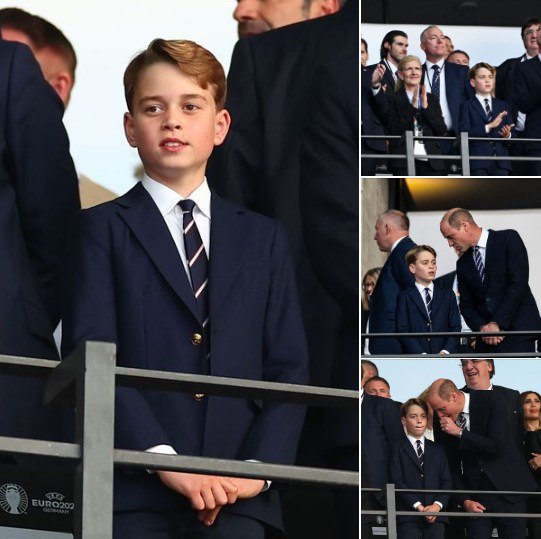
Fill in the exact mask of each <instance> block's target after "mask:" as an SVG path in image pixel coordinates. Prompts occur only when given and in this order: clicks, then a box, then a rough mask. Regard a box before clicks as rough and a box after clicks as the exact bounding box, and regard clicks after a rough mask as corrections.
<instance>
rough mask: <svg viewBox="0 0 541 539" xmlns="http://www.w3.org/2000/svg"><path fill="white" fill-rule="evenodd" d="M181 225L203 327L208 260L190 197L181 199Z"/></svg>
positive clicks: (206, 305)
mask: <svg viewBox="0 0 541 539" xmlns="http://www.w3.org/2000/svg"><path fill="white" fill-rule="evenodd" d="M178 204H179V206H180V207H181V208H182V227H183V232H184V248H185V250H186V259H187V260H188V268H189V271H190V277H191V280H192V288H193V292H194V295H195V299H196V301H197V307H198V309H199V316H200V321H201V325H202V326H203V328H206V327H207V326H208V322H209V294H208V265H209V261H208V258H207V253H206V252H205V246H204V245H203V240H202V239H201V236H200V234H199V230H198V229H197V225H196V224H195V221H194V218H193V209H194V207H195V202H194V201H193V200H190V199H186V200H181V201H180V202H179V203H178Z"/></svg>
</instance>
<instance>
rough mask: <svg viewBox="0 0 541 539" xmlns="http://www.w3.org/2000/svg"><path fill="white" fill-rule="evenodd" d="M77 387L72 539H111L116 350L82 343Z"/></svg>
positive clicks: (109, 346)
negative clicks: (77, 448)
mask: <svg viewBox="0 0 541 539" xmlns="http://www.w3.org/2000/svg"><path fill="white" fill-rule="evenodd" d="M75 354H77V356H78V357H77V356H76V357H75V358H74V359H78V360H79V361H80V362H81V367H82V368H81V369H80V371H79V375H78V378H77V384H76V391H77V395H76V399H77V400H76V403H77V404H76V406H77V410H76V441H77V443H79V444H80V446H81V457H82V459H81V462H80V463H79V465H78V466H77V469H76V473H75V503H76V511H77V512H76V518H75V537H76V539H110V538H111V537H112V530H113V447H114V404H115V400H114V399H115V355H116V347H115V345H113V344H109V343H99V342H87V343H86V344H85V346H84V348H83V347H81V348H80V349H78V350H77V351H76V352H75Z"/></svg>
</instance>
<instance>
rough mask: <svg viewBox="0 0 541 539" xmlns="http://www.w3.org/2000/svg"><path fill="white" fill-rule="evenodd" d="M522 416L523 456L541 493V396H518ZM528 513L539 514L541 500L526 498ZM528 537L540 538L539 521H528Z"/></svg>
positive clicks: (540, 526) (534, 394) (532, 392)
mask: <svg viewBox="0 0 541 539" xmlns="http://www.w3.org/2000/svg"><path fill="white" fill-rule="evenodd" d="M520 400H521V402H522V410H523V414H524V456H525V458H526V461H527V462H528V465H529V467H530V470H531V472H532V474H533V476H534V478H535V480H536V481H537V490H538V491H541V421H540V418H539V411H540V408H541V395H540V394H539V393H537V391H524V392H523V393H521V394H520ZM528 512H529V513H541V498H540V497H538V496H528ZM528 536H529V537H534V538H538V537H541V520H540V519H538V518H532V519H529V520H528Z"/></svg>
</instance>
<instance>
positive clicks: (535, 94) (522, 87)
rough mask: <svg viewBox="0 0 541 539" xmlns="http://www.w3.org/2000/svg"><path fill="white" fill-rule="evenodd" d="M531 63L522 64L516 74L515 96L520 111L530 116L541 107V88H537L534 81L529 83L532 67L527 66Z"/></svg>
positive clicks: (518, 66)
mask: <svg viewBox="0 0 541 539" xmlns="http://www.w3.org/2000/svg"><path fill="white" fill-rule="evenodd" d="M530 61H531V60H527V61H526V62H520V63H519V64H518V65H517V70H516V74H515V96H516V100H517V105H518V110H520V111H521V112H524V113H525V114H529V113H530V112H532V111H533V110H534V109H536V108H538V107H539V105H541V91H540V90H541V87H540V86H537V87H536V86H534V85H533V81H528V78H529V77H531V71H532V69H530V68H531V67H532V66H530V65H527V64H529V62H530ZM535 61H539V60H537V59H536V60H535Z"/></svg>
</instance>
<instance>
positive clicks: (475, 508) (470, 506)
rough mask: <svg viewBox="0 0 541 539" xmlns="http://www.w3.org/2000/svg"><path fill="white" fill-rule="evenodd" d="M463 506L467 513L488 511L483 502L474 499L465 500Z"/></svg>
mask: <svg viewBox="0 0 541 539" xmlns="http://www.w3.org/2000/svg"><path fill="white" fill-rule="evenodd" d="M462 507H464V510H465V511H466V513H484V512H485V511H486V507H485V506H484V505H483V504H481V503H479V502H475V501H473V500H465V501H464V503H463V504H462Z"/></svg>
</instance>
